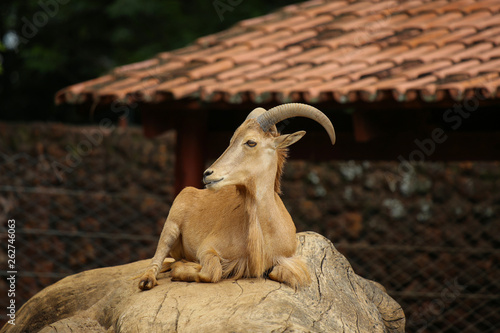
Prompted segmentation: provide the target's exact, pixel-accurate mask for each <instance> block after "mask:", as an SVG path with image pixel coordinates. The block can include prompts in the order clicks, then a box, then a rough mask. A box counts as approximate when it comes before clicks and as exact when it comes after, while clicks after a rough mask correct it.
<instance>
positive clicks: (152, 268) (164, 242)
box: [139, 219, 180, 290]
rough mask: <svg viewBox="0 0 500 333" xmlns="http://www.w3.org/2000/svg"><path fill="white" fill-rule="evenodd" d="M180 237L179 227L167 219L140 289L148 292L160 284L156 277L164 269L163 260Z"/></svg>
mask: <svg viewBox="0 0 500 333" xmlns="http://www.w3.org/2000/svg"><path fill="white" fill-rule="evenodd" d="M179 235H180V229H179V226H178V225H177V224H175V223H173V222H171V221H169V220H168V219H167V222H165V226H164V227H163V231H162V232H161V236H160V241H159V242H158V247H157V248H156V253H155V255H154V257H153V259H152V260H151V264H150V265H149V266H148V268H147V270H146V272H144V274H143V275H142V276H141V278H140V280H139V289H141V290H148V289H151V288H153V287H154V286H156V285H157V284H158V281H156V277H157V276H158V272H159V271H160V269H161V267H162V264H163V260H165V258H166V257H167V255H168V254H169V252H170V250H171V249H172V246H173V245H174V243H175V241H176V240H177V239H178V238H179Z"/></svg>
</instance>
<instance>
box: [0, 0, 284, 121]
mask: <svg viewBox="0 0 500 333" xmlns="http://www.w3.org/2000/svg"><path fill="white" fill-rule="evenodd" d="M289 3H290V2H289V1H284V0H274V1H264V0H254V1H243V0H215V1H213V2H212V1H194V0H185V1H174V0H148V1H146V2H144V1H138V0H114V1H108V2H104V3H103V2H102V1H99V0H86V1H70V0H27V1H15V0H3V1H2V3H1V4H0V14H1V17H2V18H4V19H3V20H2V21H1V22H0V36H1V37H2V38H3V39H4V40H5V38H6V36H8V34H10V37H12V36H17V44H16V43H10V44H9V45H8V47H7V48H6V49H5V50H1V51H0V52H1V54H2V56H3V60H4V61H3V68H4V75H2V76H1V77H0V119H8V120H51V119H52V120H54V119H61V118H60V113H58V112H56V111H57V109H56V107H55V106H54V102H53V99H54V94H55V93H56V92H57V90H59V89H61V88H63V87H65V86H68V85H71V84H74V83H78V82H81V81H84V80H88V79H91V78H94V77H97V76H99V75H102V74H105V73H106V72H108V71H110V70H111V69H112V68H114V67H116V66H119V65H123V64H127V63H131V62H135V61H140V60H144V59H147V58H149V57H152V56H154V55H155V54H157V53H159V52H163V51H168V50H172V49H176V48H179V47H183V46H185V45H187V44H189V43H190V42H192V41H194V40H195V39H196V38H197V37H199V36H203V35H208V34H210V33H214V32H216V31H220V30H223V29H226V28H228V27H230V26H231V25H233V24H234V23H236V22H238V21H240V20H242V19H245V18H249V17H253V16H257V15H263V14H266V13H268V12H269V11H271V10H273V9H276V8H278V7H281V6H284V5H286V4H289ZM221 4H222V6H223V7H224V6H225V7H224V8H225V10H224V9H221ZM10 41H11V42H12V40H10ZM4 44H5V42H4Z"/></svg>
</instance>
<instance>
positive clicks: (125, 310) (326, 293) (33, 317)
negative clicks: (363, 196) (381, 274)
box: [0, 232, 405, 333]
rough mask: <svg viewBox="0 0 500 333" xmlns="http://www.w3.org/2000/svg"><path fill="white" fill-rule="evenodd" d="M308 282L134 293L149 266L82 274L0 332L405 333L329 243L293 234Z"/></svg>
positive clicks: (391, 307) (172, 285) (387, 300)
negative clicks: (293, 285) (300, 285)
mask: <svg viewBox="0 0 500 333" xmlns="http://www.w3.org/2000/svg"><path fill="white" fill-rule="evenodd" d="M297 237H298V239H299V247H298V250H297V251H298V252H299V253H301V255H303V256H304V257H305V258H306V261H307V263H308V265H309V269H310V271H311V274H312V278H313V282H312V284H311V285H310V286H309V287H307V288H303V289H301V290H298V291H295V290H293V289H291V288H290V287H288V286H286V285H283V284H280V283H277V282H275V281H271V280H267V279H242V280H236V281H235V280H224V281H222V282H219V283H216V284H204V283H186V282H171V281H170V277H169V273H168V272H167V273H161V274H160V275H159V279H158V282H159V285H158V286H156V287H155V288H153V289H152V290H149V291H140V290H139V289H138V287H137V283H138V279H134V278H135V277H136V276H137V275H139V274H141V273H142V272H143V271H144V270H145V268H146V266H147V265H148V263H149V260H143V261H138V262H134V263H131V264H127V265H122V266H116V267H107V268H101V269H95V270H90V271H85V272H82V273H80V274H76V275H72V276H69V277H66V278H64V279H63V280H61V281H59V282H57V283H55V284H53V285H52V286H50V287H47V288H45V289H44V290H42V291H41V292H39V293H38V294H37V295H35V296H34V297H32V298H31V299H30V300H29V301H28V302H27V303H26V304H25V305H24V306H23V307H22V308H21V309H20V310H19V311H18V313H17V316H16V325H15V326H11V325H9V324H6V326H4V327H3V328H2V330H0V332H37V331H40V332H43V333H46V332H107V333H111V332H404V326H405V317H404V313H403V310H402V309H401V307H400V306H399V305H398V304H397V303H396V302H395V301H394V300H393V299H392V298H391V297H389V296H388V295H387V294H386V293H385V291H384V289H383V287H381V286H380V285H379V284H377V283H375V282H372V281H369V280H366V279H364V278H362V277H360V276H358V275H356V274H355V273H354V272H353V270H352V268H351V266H350V264H349V262H348V261H347V260H346V259H345V257H344V256H343V255H341V254H340V253H339V252H338V251H337V250H336V249H335V247H334V246H333V245H332V243H331V242H330V241H329V240H328V239H326V238H324V237H323V236H320V235H318V234H315V233H312V232H306V233H299V234H298V235H297Z"/></svg>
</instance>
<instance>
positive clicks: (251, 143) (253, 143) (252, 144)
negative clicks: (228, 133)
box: [245, 140, 257, 148]
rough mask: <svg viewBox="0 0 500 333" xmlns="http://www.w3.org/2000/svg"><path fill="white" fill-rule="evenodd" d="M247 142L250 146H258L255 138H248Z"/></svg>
mask: <svg viewBox="0 0 500 333" xmlns="http://www.w3.org/2000/svg"><path fill="white" fill-rule="evenodd" d="M245 144H246V145H247V146H248V147H252V148H253V147H255V146H257V142H255V141H253V140H248V141H247V142H245Z"/></svg>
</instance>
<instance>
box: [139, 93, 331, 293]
mask: <svg viewBox="0 0 500 333" xmlns="http://www.w3.org/2000/svg"><path fill="white" fill-rule="evenodd" d="M297 116H302V117H307V118H311V119H314V120H315V121H317V122H319V123H320V124H321V125H322V126H323V127H324V128H325V129H326V131H327V132H328V134H329V136H330V139H331V141H332V144H334V143H335V131H334V129H333V126H332V123H331V122H330V120H329V119H328V117H327V116H325V115H324V114H323V113H322V112H321V111H319V110H318V109H316V108H314V107H312V106H310V105H305V104H299V103H289V104H284V105H280V106H277V107H274V108H272V109H270V110H269V111H267V112H266V110H265V109H263V108H256V109H255V110H253V111H252V112H251V113H250V114H249V115H248V117H247V119H246V120H245V121H244V122H243V124H242V125H241V126H240V127H239V128H238V129H237V130H236V132H235V133H234V135H233V137H232V138H231V141H230V144H229V147H228V148H227V149H226V151H225V152H224V153H223V154H222V155H221V156H220V157H219V158H218V159H217V160H216V161H215V162H214V163H213V164H212V166H211V167H209V168H208V169H207V170H206V171H205V172H204V174H203V181H204V183H205V185H206V188H205V189H195V188H193V187H187V188H185V189H184V190H182V191H181V192H180V193H179V195H178V196H177V197H176V199H175V200H174V203H173V204H172V208H171V209H170V212H169V215H168V218H167V220H166V222H165V225H164V227H163V231H162V233H161V236H160V241H159V243H158V247H157V249H156V253H155V255H154V257H153V259H152V261H151V264H150V265H149V266H148V268H147V270H146V272H145V273H144V274H143V275H142V276H141V277H140V281H139V288H140V289H141V290H147V289H151V288H153V287H154V286H155V285H157V280H156V277H157V275H158V273H159V271H160V270H161V269H162V264H163V261H164V259H165V258H166V257H167V256H168V255H170V256H171V257H172V258H174V259H175V260H176V261H175V262H174V263H172V264H167V265H166V266H164V267H163V270H167V269H171V276H172V280H178V281H196V282H218V281H220V280H221V279H225V278H234V279H239V278H246V277H255V278H259V277H263V276H268V277H269V278H270V279H272V280H275V281H279V282H284V283H286V284H288V285H289V286H291V287H293V288H298V287H299V286H306V285H308V284H309V283H310V281H311V278H310V275H309V271H308V269H307V266H306V264H305V263H304V262H303V260H302V258H300V257H299V256H298V255H296V254H295V251H296V248H297V240H296V236H295V234H296V229H295V225H294V223H293V221H292V218H291V217H290V214H289V213H288V211H287V210H286V208H285V206H284V204H283V202H282V201H281V198H280V196H279V195H280V194H281V190H280V180H281V174H282V172H283V164H284V162H285V159H286V157H287V151H288V148H287V147H288V146H290V145H292V144H293V143H295V142H297V141H298V140H300V139H301V138H302V137H303V136H304V134H305V132H304V131H298V132H296V133H293V134H285V135H279V133H278V132H277V129H276V126H275V125H276V124H277V123H278V122H280V121H283V120H285V119H287V118H291V117H297Z"/></svg>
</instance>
